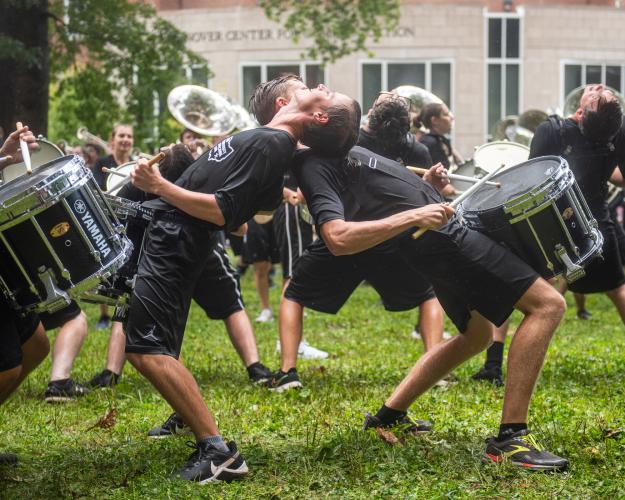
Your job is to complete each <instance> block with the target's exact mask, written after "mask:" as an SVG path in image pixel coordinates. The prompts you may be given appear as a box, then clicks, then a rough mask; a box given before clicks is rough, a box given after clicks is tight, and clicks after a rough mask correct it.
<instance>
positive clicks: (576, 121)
mask: <svg viewBox="0 0 625 500" xmlns="http://www.w3.org/2000/svg"><path fill="white" fill-rule="evenodd" d="M545 155H556V156H562V157H563V158H565V159H566V160H567V162H568V164H569V167H570V168H571V170H572V171H573V174H574V175H575V179H576V181H577V184H578V185H579V188H580V190H581V192H582V194H583V195H584V198H585V199H586V202H587V203H588V206H589V208H590V211H591V212H592V215H593V216H594V218H595V219H596V220H597V222H598V223H599V229H600V230H601V232H602V234H603V238H604V243H603V249H602V250H603V258H596V259H595V260H594V261H592V262H591V263H590V264H589V265H588V267H587V268H586V275H585V276H584V277H583V278H581V279H579V280H577V281H575V282H573V283H570V284H569V285H568V288H569V289H570V290H571V291H573V292H577V293H583V294H589V293H605V294H606V295H607V296H608V297H609V298H610V300H611V301H612V302H613V303H614V305H615V307H616V309H617V311H618V313H619V315H620V317H621V320H622V321H623V322H624V323H625V273H624V272H623V262H622V260H621V256H620V251H619V247H618V239H617V233H616V228H615V225H614V221H613V220H611V218H610V211H609V208H608V203H607V182H608V180H609V179H610V178H611V177H612V178H613V180H616V181H617V182H619V181H620V184H621V185H623V184H625V183H624V182H623V177H622V176H613V173H614V170H615V168H617V167H618V168H619V169H620V170H621V173H622V172H623V171H624V169H625V124H624V122H623V109H622V107H621V104H620V102H619V100H618V98H617V97H616V96H615V95H614V93H613V92H612V91H610V90H608V89H606V88H605V87H604V86H603V85H588V86H587V87H586V88H585V89H584V92H583V94H582V96H581V99H580V102H579V107H578V109H577V110H576V111H575V113H574V114H573V115H571V116H570V117H568V118H567V119H564V120H563V119H562V118H559V117H550V118H549V120H547V121H545V122H543V123H541V124H540V125H539V127H538V128H537V129H536V133H535V135H534V138H533V139H532V144H531V147H530V158H536V157H538V156H545Z"/></svg>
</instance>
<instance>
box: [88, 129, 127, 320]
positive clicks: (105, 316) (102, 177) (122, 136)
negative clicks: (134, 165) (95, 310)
mask: <svg viewBox="0 0 625 500" xmlns="http://www.w3.org/2000/svg"><path fill="white" fill-rule="evenodd" d="M109 144H110V148H111V151H112V153H111V154H110V155H108V156H104V157H102V158H100V159H98V161H97V162H96V164H95V168H94V169H93V177H94V178H95V180H96V182H97V183H98V186H100V189H101V190H102V191H106V180H107V178H108V176H109V174H107V173H105V172H103V171H102V168H104V167H106V168H111V169H113V168H116V167H119V166H120V165H123V164H124V163H128V162H129V161H130V152H131V151H132V146H133V144H134V134H133V129H132V125H128V124H127V123H118V124H117V125H115V126H114V127H113V130H112V131H111V135H110V137H109ZM109 324H110V317H109V313H108V307H107V306H106V305H105V304H100V319H98V322H97V323H96V328H97V329H98V330H105V329H107V328H108V327H109Z"/></svg>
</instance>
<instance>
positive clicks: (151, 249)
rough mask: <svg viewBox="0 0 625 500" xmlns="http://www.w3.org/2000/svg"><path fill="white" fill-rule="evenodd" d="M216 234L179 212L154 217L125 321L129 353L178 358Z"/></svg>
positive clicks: (159, 213)
mask: <svg viewBox="0 0 625 500" xmlns="http://www.w3.org/2000/svg"><path fill="white" fill-rule="evenodd" d="M215 233H216V232H215V231H214V230H212V229H211V228H210V226H209V225H207V224H204V223H202V222H201V221H198V220H196V219H192V218H190V217H187V216H185V215H183V214H180V213H179V212H157V213H156V214H155V215H154V218H153V219H152V221H151V222H150V225H149V226H148V230H147V237H146V240H145V244H144V251H143V254H142V256H141V259H140V261H139V270H138V273H137V280H136V283H135V288H134V292H133V294H132V297H131V299H130V311H129V313H128V319H127V320H126V323H125V325H124V332H125V333H126V352H128V353H142V354H166V355H169V356H173V357H175V358H178V356H179V355H180V348H181V347H182V339H183V337H184V329H185V326H186V323H187V317H188V315H189V307H190V305H191V298H192V296H193V292H194V291H195V288H196V286H197V283H198V281H199V279H200V277H201V276H202V273H201V270H202V269H204V267H205V266H206V263H207V262H208V260H209V257H210V255H211V254H212V249H213V248H214V247H215V245H216V240H217V236H216V234H215Z"/></svg>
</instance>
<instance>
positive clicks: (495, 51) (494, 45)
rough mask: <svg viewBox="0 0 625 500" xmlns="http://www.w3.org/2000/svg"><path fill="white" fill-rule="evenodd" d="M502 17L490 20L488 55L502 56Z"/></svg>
mask: <svg viewBox="0 0 625 500" xmlns="http://www.w3.org/2000/svg"><path fill="white" fill-rule="evenodd" d="M501 21H502V20H501V18H493V19H489V20H488V57H501V54H502V50H501Z"/></svg>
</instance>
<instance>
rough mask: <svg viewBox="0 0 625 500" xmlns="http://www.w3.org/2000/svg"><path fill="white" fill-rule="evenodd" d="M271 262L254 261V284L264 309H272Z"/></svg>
mask: <svg viewBox="0 0 625 500" xmlns="http://www.w3.org/2000/svg"><path fill="white" fill-rule="evenodd" d="M270 269H271V262H268V261H263V262H254V284H255V285H256V291H257V292H258V298H259V299H260V304H261V306H262V308H263V309H271V304H270V303H269V270H270Z"/></svg>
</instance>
